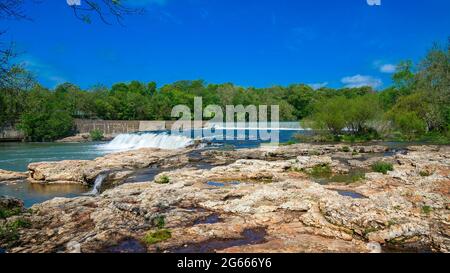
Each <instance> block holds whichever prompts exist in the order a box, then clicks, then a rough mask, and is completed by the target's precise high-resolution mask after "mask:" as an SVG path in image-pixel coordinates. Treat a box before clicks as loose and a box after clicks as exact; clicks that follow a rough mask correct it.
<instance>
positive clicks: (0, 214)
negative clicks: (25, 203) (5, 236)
mask: <svg viewBox="0 0 450 273" xmlns="http://www.w3.org/2000/svg"><path fill="white" fill-rule="evenodd" d="M21 213H22V209H21V208H13V209H0V219H6V218H9V217H11V216H14V215H18V214H21Z"/></svg>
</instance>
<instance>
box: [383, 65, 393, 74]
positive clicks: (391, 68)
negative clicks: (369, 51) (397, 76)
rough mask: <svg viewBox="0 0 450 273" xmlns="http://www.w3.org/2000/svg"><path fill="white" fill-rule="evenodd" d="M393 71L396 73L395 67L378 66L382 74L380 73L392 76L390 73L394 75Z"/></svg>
mask: <svg viewBox="0 0 450 273" xmlns="http://www.w3.org/2000/svg"><path fill="white" fill-rule="evenodd" d="M395 71H397V66H396V65H393V64H384V65H382V66H380V72H382V73H388V74H392V73H395Z"/></svg>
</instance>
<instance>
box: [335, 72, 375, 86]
mask: <svg viewBox="0 0 450 273" xmlns="http://www.w3.org/2000/svg"><path fill="white" fill-rule="evenodd" d="M341 82H342V83H343V84H345V87H348V88H356V87H363V86H370V87H373V88H377V87H380V86H381V85H383V82H382V81H381V80H380V79H378V78H375V77H372V76H363V75H359V74H358V75H355V76H351V77H344V78H342V79H341Z"/></svg>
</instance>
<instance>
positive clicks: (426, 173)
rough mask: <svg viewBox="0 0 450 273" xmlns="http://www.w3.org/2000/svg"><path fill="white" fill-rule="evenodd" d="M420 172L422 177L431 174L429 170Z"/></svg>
mask: <svg viewBox="0 0 450 273" xmlns="http://www.w3.org/2000/svg"><path fill="white" fill-rule="evenodd" d="M419 174H420V176H422V177H427V176H430V175H431V172H429V171H420V172H419Z"/></svg>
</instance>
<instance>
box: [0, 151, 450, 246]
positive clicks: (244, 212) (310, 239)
mask: <svg viewBox="0 0 450 273" xmlns="http://www.w3.org/2000/svg"><path fill="white" fill-rule="evenodd" d="M388 150H389V149H388V148H387V147H385V146H378V145H372V146H352V147H347V146H344V145H310V144H297V145H291V146H284V147H278V148H277V147H262V148H258V149H244V150H237V151H223V150H220V151H219V150H212V151H204V152H202V155H201V156H200V157H198V154H197V157H196V158H195V160H193V158H192V155H193V154H194V152H196V151H194V150H189V149H186V150H176V151H163V150H155V149H142V150H137V151H132V152H124V153H118V154H112V155H108V156H105V157H102V158H98V159H96V160H93V161H63V162H53V163H38V164H31V165H30V166H29V172H28V174H27V175H28V178H27V179H28V180H29V181H31V182H32V183H84V184H92V183H93V182H94V181H95V179H96V177H98V176H99V175H100V174H105V173H107V174H108V177H109V180H110V182H111V183H110V186H109V189H107V190H105V191H103V192H102V193H101V194H100V195H98V196H82V197H77V198H72V199H66V198H56V199H53V200H50V201H47V202H45V203H42V204H37V205H34V206H33V207H32V208H31V209H30V210H25V209H24V208H23V206H21V203H20V201H18V200H16V201H13V200H11V199H8V200H9V201H5V202H0V205H1V206H3V207H0V210H1V211H3V212H4V213H3V216H2V217H0V248H4V249H6V250H7V251H8V252H230V253H234V252H294V253H296V252H382V251H407V252H410V251H414V252H422V251H425V252H449V251H450V237H449V236H450V226H449V223H450V217H449V216H450V215H449V192H450V148H449V147H448V146H440V147H438V146H417V147H408V148H406V149H405V150H404V151H401V152H397V153H389V152H388ZM193 161H196V162H199V161H200V162H203V163H204V164H206V163H207V164H208V166H209V167H208V168H200V167H199V166H200V165H197V164H192V162H193ZM378 162H385V163H386V164H390V165H391V166H392V167H393V169H392V170H391V171H385V173H378V172H374V170H375V169H372V168H373V165H374V164H375V163H378ZM215 165H219V166H216V167H214V166H215ZM150 167H157V168H158V169H160V170H166V171H163V172H162V173H159V174H157V175H156V176H155V177H154V179H151V181H145V182H141V183H125V182H126V181H127V179H129V178H130V177H132V176H133V175H135V174H136V172H138V171H142V170H143V169H146V168H150ZM355 168H358V169H359V170H363V171H364V172H363V173H362V174H359V175H358V176H357V178H354V176H352V175H351V174H352V173H353V170H354V169H355ZM24 175H25V174H23V173H17V174H14V173H11V172H0V181H11V180H15V179H16V178H17V180H20V179H22V180H23V179H24ZM321 176H327V179H328V180H326V181H327V182H326V183H322V181H323V180H320V179H318V177H321ZM346 176H348V177H349V179H344V180H342V179H338V178H339V177H346ZM3 200H5V199H3Z"/></svg>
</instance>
